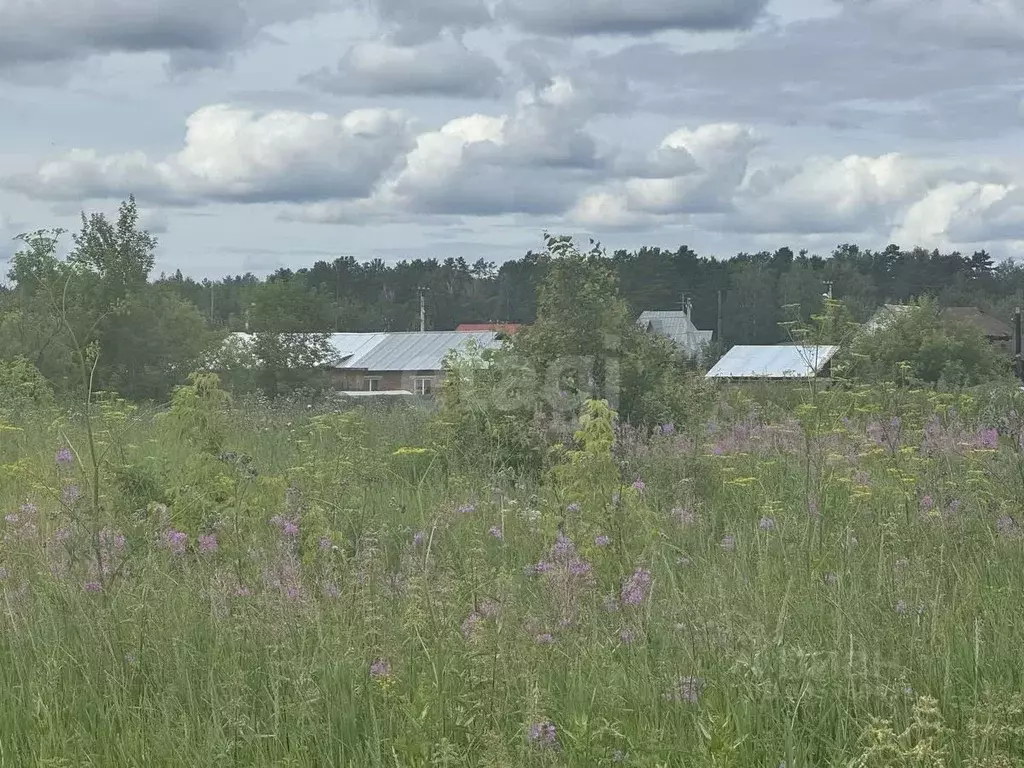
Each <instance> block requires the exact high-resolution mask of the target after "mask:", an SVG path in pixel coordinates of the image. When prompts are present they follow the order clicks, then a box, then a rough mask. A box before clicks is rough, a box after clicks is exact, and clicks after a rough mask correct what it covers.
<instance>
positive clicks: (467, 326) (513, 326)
mask: <svg viewBox="0 0 1024 768" xmlns="http://www.w3.org/2000/svg"><path fill="white" fill-rule="evenodd" d="M521 327H522V325H520V324H519V323H462V324H461V325H459V326H458V327H457V328H456V329H455V330H456V331H461V332H463V333H467V332H471V331H500V332H502V333H508V334H512V333H515V332H516V331H518V330H519V329H520V328H521Z"/></svg>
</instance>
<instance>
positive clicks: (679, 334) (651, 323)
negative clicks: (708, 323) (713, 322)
mask: <svg viewBox="0 0 1024 768" xmlns="http://www.w3.org/2000/svg"><path fill="white" fill-rule="evenodd" d="M636 322H637V325H639V326H640V327H641V328H645V329H647V330H649V331H651V332H653V333H657V334H660V335H662V336H666V337H668V338H669V339H671V340H672V341H673V342H674V343H675V344H676V346H678V347H679V348H680V349H682V350H683V351H684V352H686V353H687V354H688V355H691V356H695V355H698V354H700V351H701V347H702V346H703V345H705V344H710V343H711V338H712V336H713V332H712V331H699V330H697V327H696V326H695V325H694V324H693V322H692V321H691V320H690V319H689V318H688V317H687V316H686V313H685V312H683V311H681V310H647V311H645V312H641V313H640V317H638V318H637V321H636Z"/></svg>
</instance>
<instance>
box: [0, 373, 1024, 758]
mask: <svg viewBox="0 0 1024 768" xmlns="http://www.w3.org/2000/svg"><path fill="white" fill-rule="evenodd" d="M90 413H91V418H90V419H89V420H88V421H86V420H85V418H84V413H83V410H82V409H81V408H79V409H77V410H76V411H63V410H57V409H53V408H39V409H37V410H31V409H30V410H25V411H22V412H19V413H15V414H10V415H9V416H8V418H7V421H6V422H4V423H3V426H2V432H0V504H2V506H3V515H4V516H5V517H4V521H3V522H2V523H0V526H2V532H3V542H2V545H0V578H2V581H0V597H2V611H3V613H2V630H0V686H2V691H3V693H2V696H0V765H5V766H6V765H10V766H21V765H32V766H87V765H91V766H104V767H106V766H121V765H124V766H143V765H145V766H182V765H187V766H224V765H239V766H270V765H274V766H324V765H344V766H385V765H386V766H595V765H624V766H770V767H771V768H775V766H779V765H786V766H787V767H788V768H794V767H795V766H827V765H839V766H846V765H850V766H854V765H859V766H904V765H906V766H911V765H913V766H940V765H945V766H990V767H992V768H995V767H996V766H1000V767H1001V766H1014V765H1022V764H1024V694H1022V691H1021V680H1022V675H1024V665H1022V663H1021V648H1022V647H1024V622H1022V618H1024V610H1022V609H1024V557H1022V553H1024V549H1022V547H1024V537H1022V530H1021V528H1020V527H1019V526H1018V521H1020V522H1021V523H1022V524H1024V520H1021V513H1022V510H1021V506H1022V501H1021V500H1024V459H1022V443H1021V427H1022V424H1024V420H1022V419H1021V416H1020V412H1019V411H1017V410H1015V407H1014V405H1013V403H1012V402H1011V401H1010V399H1007V398H1004V399H999V398H996V397H994V396H993V397H990V396H988V395H983V394H978V393H976V394H975V395H973V396H952V395H938V394H935V393H929V392H907V391H899V390H895V389H886V388H878V389H876V390H872V391H861V390H849V391H844V390H840V389H838V388H836V389H832V390H827V391H822V392H813V391H809V390H808V391H803V390H800V391H798V392H796V393H793V395H792V397H791V399H790V401H789V402H787V404H786V406H785V407H782V406H780V405H772V401H771V399H770V398H768V399H765V398H762V399H760V402H758V401H756V400H755V399H752V398H751V397H750V396H749V393H744V392H738V391H730V392H725V393H722V395H721V397H720V400H719V402H718V404H717V406H716V407H715V408H714V412H713V413H712V414H711V415H710V417H709V418H708V419H707V420H706V421H705V420H704V419H701V420H700V422H699V423H698V424H697V425H696V426H693V427H688V428H683V427H677V426H673V425H669V424H666V425H662V426H660V427H658V428H656V429H652V430H636V429H631V428H628V427H625V426H619V425H618V424H616V422H615V420H614V416H613V414H612V412H611V411H610V410H609V409H608V408H607V407H606V406H605V405H604V404H602V403H600V402H591V403H588V404H586V405H585V407H584V409H583V412H582V414H581V416H580V418H579V419H577V420H576V421H575V422H574V423H572V424H571V425H570V426H571V431H573V432H575V436H574V437H571V438H570V439H568V440H566V441H564V442H563V443H561V444H559V443H558V442H557V441H555V440H552V443H553V445H552V447H551V451H550V453H549V454H548V455H547V457H546V459H545V467H544V469H543V471H541V472H539V473H534V474H532V475H526V476H523V475H519V476H517V475H515V474H513V473H512V472H510V471H507V470H502V469H501V468H500V462H498V461H497V459H496V457H495V456H486V455H479V454H478V453H474V452H469V451H467V450H465V446H464V445H462V444H460V443H459V442H458V441H454V440H453V439H452V438H451V435H452V434H453V432H452V430H451V429H450V427H451V425H450V424H448V423H446V422H445V420H444V418H443V414H438V413H437V412H435V411H432V410H431V409H429V408H426V407H422V408H421V407H414V408H396V409H390V410H374V409H362V408H359V409H353V410H348V411H344V412H333V411H330V410H328V409H325V408H322V407H320V406H309V407H307V406H304V405H294V404H291V405H289V404H280V403H279V404H277V405H269V404H266V403H257V402H247V403H241V402H237V403H231V402H230V401H229V400H228V398H227V397H226V396H225V395H224V393H223V392H221V391H220V390H219V389H218V388H217V386H216V384H215V382H214V381H212V380H211V379H210V378H209V377H205V378H204V377H200V378H199V379H197V380H195V381H194V382H193V385H192V386H190V387H186V388H184V389H181V390H179V391H178V393H177V394H176V396H175V401H174V404H173V405H172V406H171V407H170V408H168V409H162V410H161V411H159V412H158V411H150V410H145V409H137V408H135V407H134V406H131V405H128V404H127V403H124V402H122V401H118V400H114V399H107V398H100V399H99V400H98V402H97V403H96V404H94V405H93V406H92V408H91V409H90ZM90 431H91V433H92V439H91V440H90V438H89V434H88V433H89V432H90ZM552 434H554V432H552Z"/></svg>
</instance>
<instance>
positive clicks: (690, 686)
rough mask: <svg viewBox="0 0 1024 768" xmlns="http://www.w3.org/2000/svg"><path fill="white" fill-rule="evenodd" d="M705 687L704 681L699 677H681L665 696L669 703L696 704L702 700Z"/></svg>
mask: <svg viewBox="0 0 1024 768" xmlns="http://www.w3.org/2000/svg"><path fill="white" fill-rule="evenodd" d="M703 687H704V681H703V680H701V679H700V678H699V677H690V676H686V677H680V678H679V679H678V680H677V681H676V684H675V685H674V686H673V687H672V690H671V691H669V692H668V693H666V694H665V698H666V699H668V700H669V701H679V702H685V703H687V704H696V703H697V702H698V701H699V700H700V691H701V689H702V688H703Z"/></svg>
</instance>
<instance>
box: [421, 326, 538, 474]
mask: <svg viewBox="0 0 1024 768" xmlns="http://www.w3.org/2000/svg"><path fill="white" fill-rule="evenodd" d="M540 403H541V401H540V391H539V387H538V384H537V377H536V373H535V371H534V369H533V367H532V366H531V365H529V363H527V362H526V361H524V360H523V359H522V358H521V357H520V356H519V355H517V354H516V353H515V352H514V350H512V349H510V348H509V347H507V346H506V347H505V348H503V349H499V350H487V351H484V350H481V349H479V348H472V347H471V348H468V349H466V350H464V351H462V352H460V353H459V354H456V355H452V356H451V357H449V359H448V360H446V361H445V377H444V380H443V384H442V389H441V397H440V411H439V414H438V418H439V423H440V424H441V425H442V428H443V430H444V432H443V434H444V445H445V451H446V453H447V454H448V455H449V456H450V459H449V461H450V463H451V464H452V465H454V466H480V465H481V463H484V464H486V469H488V470H490V471H492V472H495V473H498V472H502V471H504V470H512V471H514V472H516V473H521V474H531V473H536V472H537V471H539V470H540V468H541V466H542V465H543V461H544V434H543V431H542V430H541V429H540V428H539V426H538V424H537V418H536V417H537V412H538V410H539V408H540Z"/></svg>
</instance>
